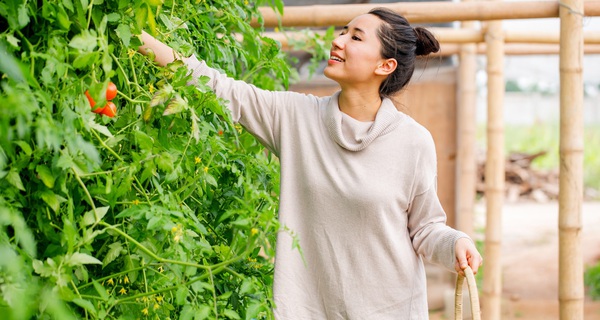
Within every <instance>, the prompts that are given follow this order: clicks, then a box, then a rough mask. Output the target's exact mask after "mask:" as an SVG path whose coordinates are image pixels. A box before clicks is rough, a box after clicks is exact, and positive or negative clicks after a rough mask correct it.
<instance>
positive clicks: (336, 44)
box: [331, 35, 344, 49]
mask: <svg viewBox="0 0 600 320" xmlns="http://www.w3.org/2000/svg"><path fill="white" fill-rule="evenodd" d="M331 44H332V46H333V48H335V49H342V48H343V47H344V36H343V35H340V36H337V37H336V38H335V39H333V41H332V42H331Z"/></svg>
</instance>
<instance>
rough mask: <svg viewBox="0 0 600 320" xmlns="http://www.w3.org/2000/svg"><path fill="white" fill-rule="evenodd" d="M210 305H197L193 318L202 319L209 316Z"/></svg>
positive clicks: (195, 319)
mask: <svg viewBox="0 0 600 320" xmlns="http://www.w3.org/2000/svg"><path fill="white" fill-rule="evenodd" d="M210 311H211V309H210V307H209V306H207V305H201V306H200V307H198V311H197V312H196V317H195V318H194V320H203V319H208V318H209V317H210Z"/></svg>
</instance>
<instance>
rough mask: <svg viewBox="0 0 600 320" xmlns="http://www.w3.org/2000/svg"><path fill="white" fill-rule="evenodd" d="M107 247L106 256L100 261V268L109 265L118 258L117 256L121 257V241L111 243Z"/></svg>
mask: <svg viewBox="0 0 600 320" xmlns="http://www.w3.org/2000/svg"><path fill="white" fill-rule="evenodd" d="M108 247H109V248H110V249H109V250H108V252H107V253H106V256H104V259H103V260H102V268H104V267H106V266H107V265H108V264H109V263H111V262H113V261H114V260H115V259H116V258H118V257H119V255H121V250H123V245H122V244H121V241H117V242H115V243H112V244H110V245H108Z"/></svg>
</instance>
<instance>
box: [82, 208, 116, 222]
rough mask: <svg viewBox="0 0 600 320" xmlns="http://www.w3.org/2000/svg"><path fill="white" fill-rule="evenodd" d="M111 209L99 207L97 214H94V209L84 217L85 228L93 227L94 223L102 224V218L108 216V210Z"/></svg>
mask: <svg viewBox="0 0 600 320" xmlns="http://www.w3.org/2000/svg"><path fill="white" fill-rule="evenodd" d="M109 208H110V207H99V208H96V213H95V214H94V209H92V210H90V211H88V212H86V213H85V214H84V215H83V220H82V222H83V225H84V226H89V225H92V224H94V223H98V222H100V220H102V218H104V216H105V215H106V213H107V212H108V209H109ZM96 215H98V219H96Z"/></svg>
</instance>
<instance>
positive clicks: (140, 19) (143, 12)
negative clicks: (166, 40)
mask: <svg viewBox="0 0 600 320" xmlns="http://www.w3.org/2000/svg"><path fill="white" fill-rule="evenodd" d="M135 21H136V22H137V27H138V28H139V29H144V27H145V26H146V23H147V22H148V6H147V5H143V6H141V7H139V8H138V9H137V10H135Z"/></svg>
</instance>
